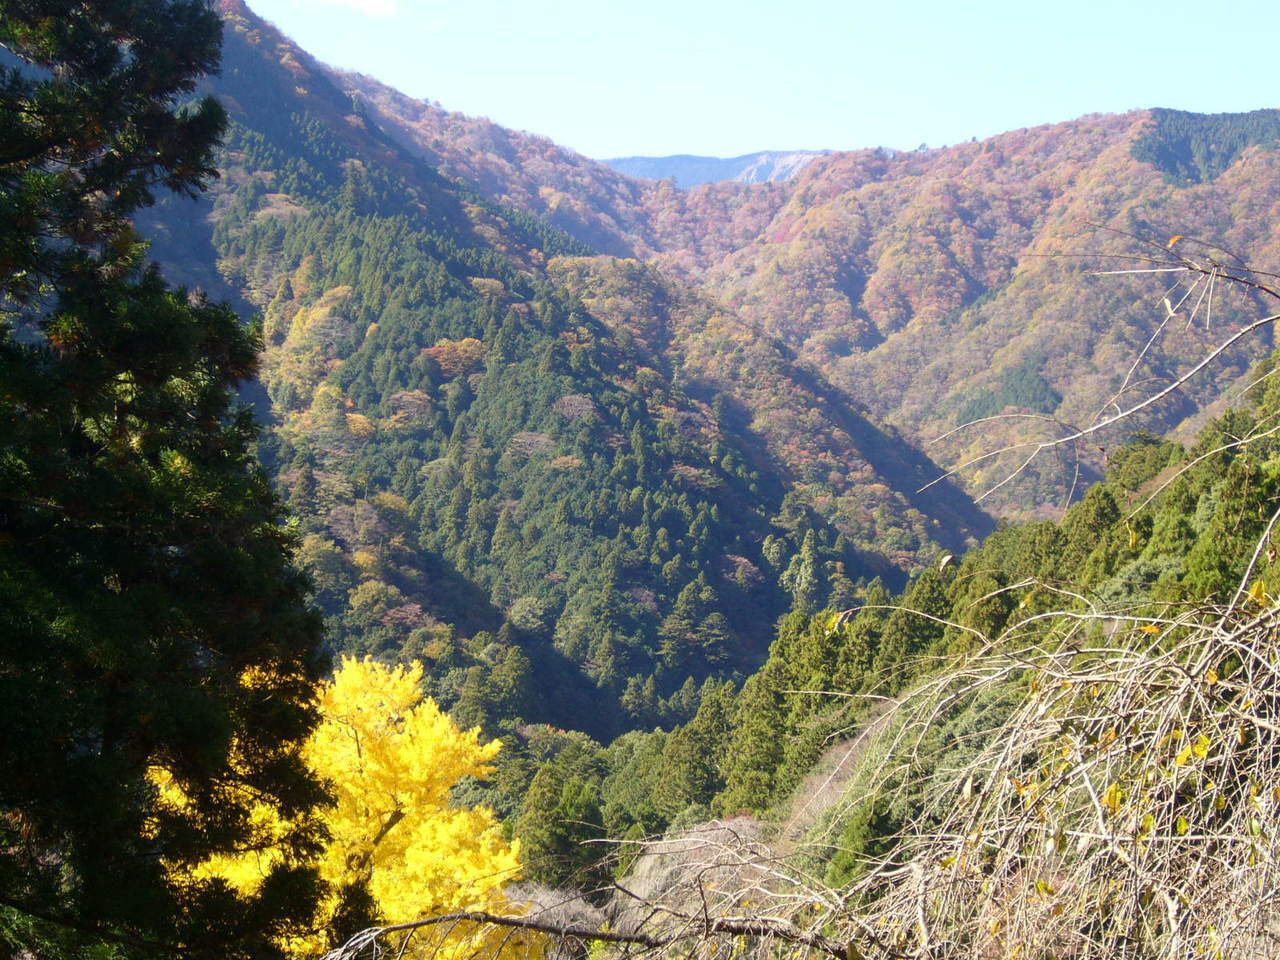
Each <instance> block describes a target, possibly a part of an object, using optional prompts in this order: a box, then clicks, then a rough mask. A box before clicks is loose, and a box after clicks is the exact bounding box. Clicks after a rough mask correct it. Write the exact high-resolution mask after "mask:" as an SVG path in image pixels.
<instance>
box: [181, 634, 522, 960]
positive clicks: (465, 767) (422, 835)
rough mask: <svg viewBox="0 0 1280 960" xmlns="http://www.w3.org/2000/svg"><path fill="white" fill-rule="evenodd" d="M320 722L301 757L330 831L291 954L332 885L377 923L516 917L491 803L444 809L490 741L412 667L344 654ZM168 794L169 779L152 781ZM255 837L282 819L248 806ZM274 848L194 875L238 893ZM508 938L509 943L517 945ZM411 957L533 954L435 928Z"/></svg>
mask: <svg viewBox="0 0 1280 960" xmlns="http://www.w3.org/2000/svg"><path fill="white" fill-rule="evenodd" d="M319 706H320V713H321V722H320V723H319V725H318V726H317V727H316V730H315V732H314V733H313V734H312V736H311V738H310V740H309V741H308V742H307V744H306V747H305V749H304V756H305V758H306V761H307V763H308V765H309V766H310V767H311V769H312V770H314V771H315V772H316V773H317V774H318V775H319V776H320V777H322V778H323V779H324V780H325V781H326V782H327V783H328V785H329V789H330V791H331V792H332V794H333V796H334V799H335V803H334V805H333V806H332V807H331V808H329V809H327V810H326V811H323V813H322V817H323V820H324V822H325V825H326V827H327V828H328V832H329V835H330V839H329V841H328V843H327V845H326V846H325V848H324V851H323V852H322V853H321V854H320V856H319V858H318V860H317V861H316V862H315V866H316V867H317V868H318V869H319V872H320V875H321V878H322V879H323V880H324V881H326V883H327V884H328V885H329V890H330V893H329V896H328V898H327V899H326V900H325V902H324V903H322V905H321V908H320V911H319V914H318V917H317V923H316V929H315V932H314V933H312V934H310V935H308V936H302V937H295V938H293V939H291V940H290V941H289V942H288V943H286V944H284V946H285V947H286V948H287V949H288V951H289V952H290V953H291V954H295V955H317V954H321V953H323V952H324V951H325V950H326V949H328V947H329V946H330V944H329V942H328V938H327V931H328V930H329V928H330V927H331V921H332V919H333V916H334V912H335V910H336V909H337V907H338V906H339V895H338V891H339V890H340V889H341V888H343V887H345V886H348V885H350V884H352V883H353V882H361V881H362V882H364V883H365V885H366V888H367V890H368V892H369V894H370V895H371V896H372V898H373V901H374V903H375V904H376V905H377V909H378V912H379V914H380V916H381V919H382V921H383V922H385V923H388V924H391V923H401V922H406V921H411V920H417V919H422V918H424V917H431V916H439V915H443V914H448V913H454V912H458V911H463V910H481V911H488V912H492V913H502V914H508V915H515V914H518V913H520V912H522V909H521V906H520V905H519V904H517V903H514V902H512V901H510V900H509V899H508V898H507V897H506V895H505V894H504V893H503V888H504V887H505V886H506V885H508V884H510V883H511V882H513V881H514V880H515V879H516V875H517V872H518V868H519V849H518V844H516V843H510V842H508V841H507V840H506V839H505V838H504V837H503V835H502V831H501V828H500V826H499V824H498V822H497V820H496V818H495V816H494V814H493V811H492V810H490V809H488V808H485V807H471V808H459V807H454V806H451V805H450V801H449V792H450V790H451V789H452V788H453V787H454V786H455V785H456V784H457V783H458V781H459V780H461V779H462V778H463V777H467V776H473V777H483V776H486V775H487V774H489V773H490V772H491V770H492V768H491V767H490V766H489V763H490V761H492V760H493V758H494V757H495V756H496V755H497V753H498V750H499V749H500V747H501V744H500V743H498V742H497V741H493V742H491V743H487V744H486V743H481V742H480V736H479V730H478V729H474V730H469V731H461V730H459V729H458V728H457V727H456V726H455V725H454V723H453V721H452V720H450V719H449V717H448V716H446V715H445V714H444V713H442V712H441V711H440V709H439V707H438V706H437V705H436V703H435V701H433V700H431V699H430V698H424V697H423V695H422V666H421V664H414V665H413V666H412V667H387V666H384V665H382V664H379V663H376V662H374V661H372V660H367V659H366V660H357V659H351V658H348V659H344V660H343V662H342V665H341V667H340V668H339V670H338V672H337V674H336V675H335V676H334V678H333V680H332V681H331V682H330V683H328V684H326V685H325V686H324V687H323V688H322V689H321V690H320V696H319ZM157 782H158V783H159V784H160V785H161V788H162V792H163V793H164V794H166V795H167V797H168V799H170V801H173V800H174V799H175V798H176V797H178V796H179V795H180V791H178V790H177V788H176V786H174V784H173V781H172V779H171V778H167V777H165V776H163V775H160V776H158V777H157ZM253 817H254V827H255V833H257V834H259V835H260V836H270V835H275V836H283V835H284V834H285V833H286V832H287V831H286V828H287V826H288V825H287V824H285V823H282V822H281V821H279V820H278V819H277V817H276V814H275V812H274V810H273V809H271V808H269V807H266V806H263V805H259V806H258V807H257V808H255V810H254V814H253ZM284 855H285V854H284V852H283V851H282V850H281V849H280V848H279V847H278V846H275V847H273V846H272V845H270V844H266V845H265V849H260V850H258V851H256V852H252V853H247V854H242V855H237V856H222V857H216V858H213V859H210V860H208V861H206V862H205V863H203V864H201V865H200V866H199V868H197V870H196V871H195V874H196V875H197V876H199V877H204V878H207V877H221V878H223V879H225V880H226V881H227V882H228V883H229V884H230V885H231V886H232V887H233V888H235V889H236V890H238V891H241V892H244V893H249V892H252V891H254V890H256V889H257V887H258V886H259V885H260V884H261V883H262V881H263V879H264V877H265V876H266V875H267V873H268V872H269V871H270V870H271V868H272V867H273V866H274V865H275V864H276V863H277V862H279V860H280V858H282V857H283V856H284ZM517 941H518V942H517ZM414 946H415V947H416V949H415V950H413V951H412V952H411V953H410V954H407V955H416V954H418V953H423V954H424V955H425V954H426V953H431V954H433V955H436V956H438V957H439V958H440V960H451V958H455V957H457V958H461V957H465V956H471V955H475V954H477V953H481V954H484V955H487V956H494V957H497V956H499V955H501V954H503V953H507V954H509V955H512V956H515V955H518V956H520V957H522V958H525V957H528V956H530V955H531V954H538V953H539V952H540V951H539V950H538V949H537V946H538V945H537V944H536V943H535V942H534V941H533V940H532V939H531V938H529V937H517V938H512V937H510V931H498V932H494V931H483V930H477V929H476V928H475V927H474V926H472V925H462V926H459V925H444V926H441V927H438V928H427V929H425V930H422V931H420V932H419V934H418V935H417V937H416V940H415V942H414Z"/></svg>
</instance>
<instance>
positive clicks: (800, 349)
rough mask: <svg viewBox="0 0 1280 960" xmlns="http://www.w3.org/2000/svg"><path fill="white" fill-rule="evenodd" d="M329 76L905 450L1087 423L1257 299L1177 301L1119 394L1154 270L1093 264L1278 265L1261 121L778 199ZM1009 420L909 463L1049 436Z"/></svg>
mask: <svg viewBox="0 0 1280 960" xmlns="http://www.w3.org/2000/svg"><path fill="white" fill-rule="evenodd" d="M343 79H344V82H345V83H346V84H347V86H348V88H349V89H350V90H351V91H352V92H353V93H355V94H357V95H359V96H361V97H362V98H365V101H366V102H367V103H368V104H369V105H370V109H371V110H374V111H375V112H376V114H377V115H378V116H379V117H380V118H382V119H384V120H385V121H386V122H387V123H388V125H389V128H394V130H395V132H396V135H397V136H399V137H402V138H403V139H404V141H405V142H406V143H407V144H409V145H410V146H413V147H415V148H416V149H419V150H427V151H429V155H431V156H434V157H438V158H439V159H440V162H441V163H442V164H443V166H444V167H445V168H446V169H450V170H454V171H456V172H458V173H460V174H462V175H467V176H474V177H475V178H476V180H477V182H478V183H480V184H481V189H483V190H485V191H486V192H487V193H489V194H490V195H492V196H494V197H500V198H502V199H504V200H506V201H508V202H511V203H514V204H516V205H519V206H521V207H523V208H524V209H528V210H531V211H535V212H538V213H539V214H541V215H544V216H546V217H548V218H549V219H551V220H552V221H553V222H555V223H557V224H558V225H559V226H561V227H563V228H564V229H565V230H566V231H568V232H570V233H572V234H573V235H575V236H577V237H579V238H580V239H583V240H585V241H587V242H589V243H593V244H594V245H596V246H597V247H599V248H600V249H605V250H608V251H610V252H617V253H621V254H625V255H628V256H637V257H640V258H642V259H646V260H648V261H650V262H653V263H655V264H658V265H660V266H661V267H662V268H663V269H664V270H666V271H668V272H669V273H672V274H674V275H678V276H680V277H682V278H683V279H684V280H686V281H687V282H690V283H693V284H695V285H696V286H698V287H699V288H700V290H701V295H702V296H704V297H707V298H709V299H710V300H712V301H714V302H715V303H717V304H718V305H719V307H720V309H722V310H725V311H728V312H731V313H733V314H735V315H736V316H738V317H739V318H740V319H742V320H743V321H745V322H747V323H749V324H751V325H753V326H755V327H757V328H759V329H760V330H762V331H763V332H764V333H766V334H767V335H769V336H772V337H775V338H777V339H779V340H780V341H781V342H783V343H785V344H787V345H788V346H789V347H790V348H791V349H793V350H795V351H796V354H797V358H798V359H799V360H800V361H801V362H802V363H804V364H806V365H809V366H810V367H812V368H813V369H814V370H816V371H819V372H821V373H822V375H823V376H824V377H825V378H826V379H827V380H828V381H829V382H830V383H831V384H832V385H833V386H834V387H835V388H837V389H838V390H839V391H840V392H842V393H843V394H844V395H845V396H847V397H848V398H850V399H851V400H852V401H853V402H854V403H856V404H860V405H863V406H865V407H866V408H867V409H869V410H870V411H872V412H873V413H874V414H875V415H877V416H878V417H880V418H882V419H883V420H884V421H886V422H888V423H890V424H893V425H894V426H896V427H898V428H899V429H901V430H902V431H903V433H904V434H905V435H906V436H907V437H908V438H910V439H912V440H914V441H916V442H917V443H924V442H927V441H930V440H932V439H933V438H934V437H937V436H939V435H940V434H943V433H945V432H947V431H949V430H950V429H951V428H953V427H955V426H958V425H960V424H963V423H966V422H968V421H970V420H974V419H978V418H982V417H988V416H992V415H995V414H1000V413H1002V412H1006V411H1007V412H1009V413H1018V414H1029V415H1032V416H1036V417H1049V418H1054V419H1056V420H1058V421H1061V422H1063V423H1067V424H1072V425H1077V426H1079V425H1086V424H1088V423H1089V422H1091V421H1092V420H1093V418H1094V417H1095V416H1096V415H1097V414H1098V412H1099V411H1100V410H1101V409H1103V408H1104V407H1105V405H1106V403H1107V402H1108V401H1109V400H1110V399H1111V398H1112V396H1113V394H1115V393H1116V392H1117V391H1118V390H1120V389H1121V388H1122V386H1123V387H1124V396H1123V398H1122V399H1127V400H1130V401H1136V400H1138V399H1139V398H1140V397H1141V396H1143V395H1144V393H1143V391H1144V390H1145V389H1147V388H1148V387H1149V386H1150V385H1152V384H1159V383H1162V382H1167V381H1168V379H1169V378H1170V377H1174V376H1176V375H1177V374H1178V373H1179V372H1181V371H1182V370H1185V369H1186V367H1187V365H1188V363H1189V361H1190V360H1191V358H1193V357H1196V356H1198V355H1199V354H1200V352H1201V351H1203V350H1204V349H1205V347H1206V345H1208V344H1210V343H1211V342H1214V338H1215V337H1218V336H1219V334H1220V333H1223V332H1225V331H1229V330H1230V329H1232V325H1233V324H1234V323H1237V322H1239V321H1240V320H1242V319H1243V318H1245V317H1247V316H1250V315H1252V312H1253V311H1254V309H1255V308H1256V306H1257V304H1256V303H1255V302H1254V301H1252V300H1251V299H1250V298H1248V297H1245V296H1240V295H1237V296H1236V297H1235V299H1234V300H1230V299H1229V300H1228V301H1227V302H1225V303H1220V304H1219V307H1218V310H1217V313H1216V315H1214V316H1213V317H1205V316H1204V314H1203V313H1201V314H1200V315H1199V316H1198V317H1197V322H1196V323H1194V324H1187V323H1186V322H1185V321H1186V320H1187V319H1188V318H1189V316H1190V313H1191V310H1190V307H1191V306H1194V304H1195V303H1196V302H1198V301H1199V298H1200V295H1201V293H1203V290H1199V291H1197V292H1196V294H1195V296H1193V297H1192V298H1191V300H1190V302H1189V303H1188V304H1187V305H1186V309H1185V310H1183V313H1184V317H1183V318H1182V320H1180V321H1179V322H1177V323H1174V324H1171V325H1169V329H1168V330H1166V331H1163V333H1162V336H1161V337H1160V338H1159V339H1158V340H1157V342H1155V343H1154V344H1153V345H1152V346H1151V348H1150V349H1149V350H1147V351H1146V353H1145V355H1144V357H1143V361H1142V363H1141V364H1140V365H1139V366H1138V367H1136V368H1135V369H1134V370H1133V371H1132V372H1131V376H1130V378H1129V382H1128V383H1126V382H1125V379H1126V372H1128V367H1129V365H1130V362H1131V361H1132V360H1133V358H1135V357H1136V356H1137V355H1138V354H1139V353H1140V352H1141V351H1142V350H1143V346H1144V344H1145V343H1146V341H1147V339H1148V338H1149V337H1150V336H1151V334H1152V333H1153V332H1154V331H1156V329H1157V328H1158V326H1159V324H1160V321H1161V320H1162V319H1164V317H1165V310H1164V308H1163V307H1162V306H1161V303H1160V301H1161V298H1162V294H1163V293H1164V292H1165V289H1164V286H1163V285H1162V284H1160V282H1159V277H1158V276H1157V277H1145V278H1143V277H1129V278H1124V279H1115V280H1108V281H1105V282H1092V281H1090V280H1089V278H1088V274H1089V273H1090V272H1092V271H1095V270H1097V269H1099V268H1100V265H1101V266H1106V265H1107V264H1106V263H1105V261H1104V260H1103V259H1102V257H1104V256H1106V255H1115V254H1134V253H1150V252H1151V251H1152V249H1154V248H1158V247H1160V246H1162V245H1164V244H1165V243H1167V241H1168V240H1169V239H1170V238H1171V237H1174V236H1179V235H1185V236H1190V237H1193V238H1204V239H1209V240H1211V241H1212V242H1213V243H1216V244H1220V245H1222V246H1223V247H1226V248H1227V251H1229V253H1228V252H1227V251H1219V252H1218V253H1217V254H1216V255H1217V256H1222V257H1225V258H1228V259H1229V258H1230V257H1231V256H1234V257H1238V258H1239V259H1241V260H1243V261H1246V262H1249V263H1254V264H1257V265H1259V266H1261V267H1262V268H1264V269H1265V268H1266V265H1267V264H1269V263H1274V261H1275V260H1276V255H1277V252H1280V244H1278V242H1277V236H1276V233H1275V229H1274V227H1273V224H1274V223H1275V222H1276V218H1275V216H1274V215H1273V208H1274V205H1275V203H1276V199H1277V198H1276V192H1275V186H1274V185H1275V183H1276V182H1277V173H1278V172H1280V171H1277V170H1276V164H1277V162H1280V161H1278V160H1277V154H1276V152H1275V151H1274V150H1273V149H1272V147H1273V146H1274V144H1275V143H1276V140H1277V119H1276V117H1277V113H1276V111H1256V112H1254V113H1251V114H1224V115H1218V116H1202V115H1195V114H1185V113H1180V112H1178V111H1171V110H1152V111H1141V112H1135V113H1131V114H1126V115H1122V116H1090V117H1084V118H1081V119H1079V120H1076V121H1073V122H1070V123H1062V124H1055V125H1049V126H1044V127H1037V128H1033V129H1027V130H1019V131H1013V132H1010V133H1007V134H1003V135H1001V136H998V137H994V138H991V139H989V140H987V141H984V142H982V143H967V144H960V145H957V146H954V147H948V148H943V149H937V150H924V151H910V152H894V151H886V150H861V151H853V152H847V153H835V154H831V155H829V156H826V157H820V158H818V159H816V160H814V161H813V162H811V163H810V164H808V165H807V166H806V167H805V168H804V169H803V170H802V171H801V172H800V173H799V174H798V175H797V176H796V177H794V178H792V179H790V180H788V181H786V182H784V183H768V184H755V185H743V184H732V183H721V184H712V185H706V186H700V187H695V188H693V189H690V190H677V189H673V188H672V187H671V185H670V184H668V183H654V182H642V181H634V180H629V179H628V178H626V177H622V176H619V175H618V174H617V173H616V172H615V171H613V170H611V169H608V168H606V167H604V166H603V165H601V164H596V163H593V162H592V161H590V160H587V159H586V158H584V157H581V156H578V155H576V154H573V153H572V152H571V151H567V150H564V149H562V148H559V147H556V146H555V145H553V144H551V143H550V142H548V141H546V140H544V139H541V138H536V137H530V136H529V135H526V134H517V133H513V132H511V131H505V130H502V129H501V128H498V127H496V126H494V125H493V124H489V123H488V122H487V121H483V120H473V119H470V118H464V117H461V116H459V115H457V114H450V113H447V112H446V111H444V110H442V109H440V108H438V107H434V106H430V105H423V104H418V103H416V102H415V101H412V100H410V99H409V98H405V97H403V96H401V95H399V94H395V93H394V91H389V90H388V89H387V88H385V87H381V86H379V85H378V84H376V83H375V82H373V81H371V80H369V79H368V78H354V77H345V78H343ZM1135 238H1137V239H1135ZM1144 240H1145V241H1151V243H1152V246H1149V247H1145V246H1143V244H1142V242H1141V241H1144ZM1232 262H1234V261H1232ZM1181 292H1182V291H1178V293H1179V295H1180V293H1181ZM1174 300H1175V301H1177V300H1178V296H1175V297H1174ZM691 336H693V337H695V338H696V336H697V334H696V332H695V333H692V334H691ZM1269 346H1270V341H1269V339H1268V337H1266V336H1264V337H1262V338H1258V339H1254V340H1252V341H1250V343H1249V345H1248V347H1247V348H1245V349H1243V350H1239V351H1235V352H1233V353H1231V354H1230V355H1229V356H1228V357H1227V358H1226V359H1227V363H1226V365H1225V367H1224V368H1222V369H1221V370H1220V372H1219V377H1218V379H1217V380H1216V381H1215V382H1212V383H1210V382H1197V383H1193V384H1190V385H1189V386H1188V389H1186V390H1183V391H1180V392H1179V393H1178V394H1177V396H1175V397H1173V398H1171V399H1170V400H1169V401H1168V402H1166V403H1164V404H1162V405H1159V406H1157V407H1154V408H1152V409H1150V410H1148V411H1146V412H1145V414H1144V416H1143V418H1142V421H1141V425H1142V426H1146V427H1149V428H1151V429H1154V430H1157V431H1166V430H1169V429H1172V428H1174V427H1176V426H1177V425H1178V424H1179V423H1181V422H1182V421H1184V420H1185V419H1186V418H1187V417H1189V416H1193V415H1194V414H1195V413H1196V411H1198V410H1199V409H1201V408H1202V407H1203V406H1204V405H1205V404H1206V403H1209V402H1211V401H1212V400H1213V399H1214V398H1215V397H1216V396H1218V394H1219V392H1220V391H1221V390H1222V388H1223V386H1224V384H1225V383H1229V382H1230V381H1231V380H1232V379H1233V378H1234V377H1236V376H1238V375H1240V374H1241V373H1243V371H1244V370H1245V369H1247V367H1248V365H1249V364H1250V363H1252V362H1254V361H1256V360H1257V359H1258V358H1259V357H1261V356H1263V355H1264V354H1265V352H1266V350H1267V349H1268V348H1269ZM1148 392H1150V391H1148ZM1010 426H1011V424H1010V423H1004V422H1002V423H989V424H986V425H985V426H984V427H983V428H982V429H976V430H967V431H964V432H962V433H960V434H959V435H957V436H955V437H952V438H949V439H948V440H946V441H945V442H943V443H941V444H939V445H937V446H935V447H930V448H929V449H930V452H931V453H932V454H933V456H934V457H935V458H936V459H938V460H940V461H942V462H944V463H946V464H948V465H953V464H957V463H960V462H963V461H964V460H966V459H967V458H968V457H970V456H972V455H975V454H978V453H983V452H986V451H989V450H992V449H995V448H997V447H999V446H1000V445H1001V444H1002V443H1004V442H1007V441H1010V440H1014V439H1021V440H1025V439H1026V438H1027V436H1028V430H1032V431H1037V430H1038V431H1039V432H1038V433H1035V438H1036V439H1046V438H1048V437H1050V436H1054V435H1057V433H1055V431H1058V428H1056V427H1053V426H1051V425H1042V426H1039V427H1037V426H1036V425H1035V424H1034V423H1032V422H1030V421H1028V420H1027V419H1026V418H1023V419H1021V420H1018V421H1016V422H1014V423H1013V424H1012V426H1013V428H1014V429H1010ZM1058 432H1059V433H1060V432H1065V430H1061V431H1058ZM1119 439H1121V438H1120V437H1118V436H1110V437H1106V438H1104V439H1103V441H1102V442H1101V443H1100V444H1093V445H1088V446H1082V447H1080V448H1079V449H1075V450H1072V451H1070V452H1069V453H1068V454H1067V455H1066V456H1064V457H1063V458H1061V459H1060V460H1059V461H1058V462H1055V463H1049V462H1048V461H1045V462H1043V463H1041V464H1040V465H1038V467H1037V469H1036V470H1035V471H1033V472H1029V473H1028V474H1027V475H1026V476H1024V477H1023V478H1021V479H1020V481H1019V482H1017V483H1013V484H1009V485H1006V486H1005V487H1003V488H1002V489H1001V490H999V491H998V492H997V493H996V495H995V497H994V498H993V501H992V502H993V504H994V505H995V507H996V508H997V509H998V510H1000V511H1003V512H1006V513H1011V514H1021V515H1030V514H1036V513H1038V512H1040V513H1043V512H1049V513H1052V512H1055V511H1057V510H1060V509H1061V507H1062V506H1063V505H1064V502H1065V501H1066V499H1067V498H1068V496H1069V495H1071V491H1072V490H1073V489H1074V490H1075V491H1076V495H1078V493H1079V490H1080V489H1081V488H1080V485H1079V480H1080V479H1081V478H1082V477H1083V478H1084V479H1085V480H1092V479H1096V477H1097V476H1099V470H1100V469H1101V467H1102V465H1103V462H1104V460H1105V451H1102V450H1099V447H1100V446H1102V447H1105V446H1106V445H1108V444H1114V443H1115V442H1117V441H1118V440H1119ZM990 466H991V465H990V464H988V468H990ZM997 466H999V467H1000V468H1007V466H1008V464H1007V463H1001V464H999V465H997ZM992 475H993V471H992V470H991V469H988V470H986V471H985V472H981V471H969V472H967V473H966V474H965V480H966V482H967V483H968V486H969V490H970V492H972V493H975V494H977V493H980V492H984V491H985V490H986V489H987V488H988V486H989V484H990V478H991V476H992Z"/></svg>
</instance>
